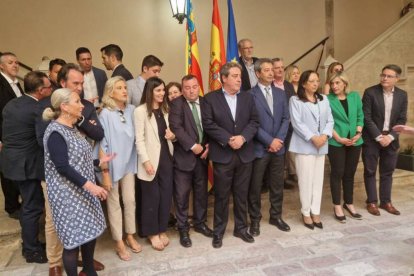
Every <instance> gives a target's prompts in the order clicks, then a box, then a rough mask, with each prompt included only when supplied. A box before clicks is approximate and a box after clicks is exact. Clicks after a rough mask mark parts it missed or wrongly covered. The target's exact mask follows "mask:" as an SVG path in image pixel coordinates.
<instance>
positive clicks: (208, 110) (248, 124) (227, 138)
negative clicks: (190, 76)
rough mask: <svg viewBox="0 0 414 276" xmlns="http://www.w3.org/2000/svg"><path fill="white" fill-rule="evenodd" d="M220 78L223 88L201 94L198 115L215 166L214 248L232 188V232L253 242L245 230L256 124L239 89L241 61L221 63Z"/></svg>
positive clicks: (223, 225) (220, 235) (248, 97)
mask: <svg viewBox="0 0 414 276" xmlns="http://www.w3.org/2000/svg"><path fill="white" fill-rule="evenodd" d="M220 79H221V82H222V84H223V88H222V89H219V90H216V91H212V92H210V93H208V94H207V95H206V96H205V97H204V99H205V100H204V103H205V104H204V105H203V107H204V108H203V110H202V116H201V117H202V122H203V128H204V131H205V132H206V133H207V135H208V137H209V158H210V160H212V161H213V168H214V197H215V199H214V230H213V242H212V245H213V247H214V248H219V247H221V246H222V245H223V242H222V240H223V235H224V233H225V231H226V226H227V222H228V215H229V214H228V213H229V198H230V193H231V192H232V193H233V204H234V207H233V211H234V224H235V226H234V232H233V235H234V236H235V237H238V238H241V239H242V240H243V241H245V242H249V243H252V242H254V238H253V237H252V236H251V235H250V234H249V233H248V231H247V230H248V225H247V194H248V190H249V182H250V176H251V172H252V162H253V160H254V145H253V138H254V136H255V135H256V132H257V129H258V127H259V118H258V115H257V111H256V106H255V103H254V101H253V98H252V95H251V94H250V93H249V92H247V91H240V87H241V66H240V64H238V63H232V62H229V63H226V64H225V65H223V66H222V68H221V70H220Z"/></svg>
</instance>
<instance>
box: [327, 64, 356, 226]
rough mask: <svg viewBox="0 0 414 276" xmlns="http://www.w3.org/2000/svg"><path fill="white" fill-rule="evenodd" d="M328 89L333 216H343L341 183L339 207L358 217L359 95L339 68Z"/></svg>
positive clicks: (339, 217)
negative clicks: (330, 125)
mask: <svg viewBox="0 0 414 276" xmlns="http://www.w3.org/2000/svg"><path fill="white" fill-rule="evenodd" d="M329 84H330V85H331V92H330V94H329V95H328V100H329V103H330V105H331V110H332V116H333V119H334V122H335V124H334V129H333V133H332V138H331V139H329V151H328V157H329V161H330V163H331V178H330V182H331V193H332V201H333V204H334V217H335V218H336V219H337V220H338V221H339V222H341V223H345V221H346V218H345V215H344V212H343V210H342V206H341V186H342V189H343V197H344V205H343V208H344V209H345V210H347V211H348V212H349V214H350V215H351V217H352V218H355V219H361V218H362V216H361V215H360V214H358V213H357V212H356V211H355V207H354V205H353V192H354V177H355V172H356V169H357V166H358V161H359V156H360V154H361V145H362V143H363V141H362V138H361V134H362V127H363V126H364V113H363V111H362V102H361V97H360V96H359V94H358V92H348V91H349V81H348V78H347V76H346V75H345V74H344V73H342V72H340V73H336V74H334V75H333V76H332V77H331V79H330V80H329Z"/></svg>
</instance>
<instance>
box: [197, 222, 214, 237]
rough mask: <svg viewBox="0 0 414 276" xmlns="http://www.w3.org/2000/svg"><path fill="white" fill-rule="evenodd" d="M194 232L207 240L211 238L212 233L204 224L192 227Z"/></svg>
mask: <svg viewBox="0 0 414 276" xmlns="http://www.w3.org/2000/svg"><path fill="white" fill-rule="evenodd" d="M194 231H196V232H197V233H201V234H203V235H204V236H206V237H207V238H211V237H213V231H212V230H211V229H210V228H208V226H207V225H206V224H205V223H201V224H200V225H197V226H194Z"/></svg>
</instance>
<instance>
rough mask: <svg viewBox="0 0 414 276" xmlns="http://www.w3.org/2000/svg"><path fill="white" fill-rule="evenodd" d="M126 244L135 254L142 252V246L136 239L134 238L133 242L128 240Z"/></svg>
mask: <svg viewBox="0 0 414 276" xmlns="http://www.w3.org/2000/svg"><path fill="white" fill-rule="evenodd" d="M125 244H126V246H128V247H129V248H130V249H131V251H132V252H133V253H139V252H141V251H142V247H141V245H140V244H139V243H138V242H137V241H136V240H135V239H134V238H132V239H131V241H129V240H128V239H126V240H125Z"/></svg>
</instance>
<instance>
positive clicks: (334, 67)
mask: <svg viewBox="0 0 414 276" xmlns="http://www.w3.org/2000/svg"><path fill="white" fill-rule="evenodd" d="M343 71H344V65H343V64H342V63H340V62H338V61H335V62H332V63H331V64H330V65H329V67H328V70H327V71H326V79H325V80H326V81H325V86H324V87H323V94H325V95H328V94H329V91H330V89H331V85H330V84H329V80H330V79H331V78H332V76H333V75H334V74H336V73H340V72H343Z"/></svg>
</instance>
